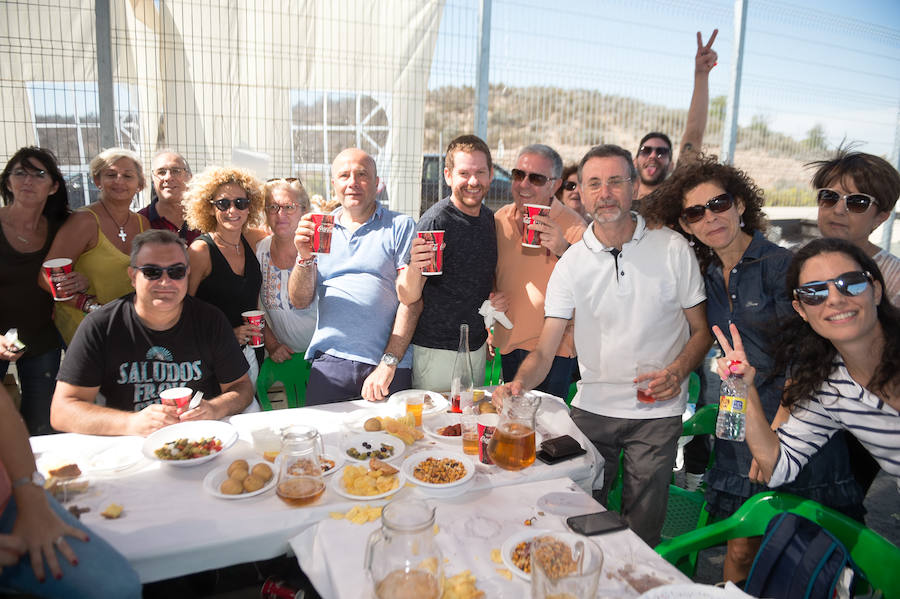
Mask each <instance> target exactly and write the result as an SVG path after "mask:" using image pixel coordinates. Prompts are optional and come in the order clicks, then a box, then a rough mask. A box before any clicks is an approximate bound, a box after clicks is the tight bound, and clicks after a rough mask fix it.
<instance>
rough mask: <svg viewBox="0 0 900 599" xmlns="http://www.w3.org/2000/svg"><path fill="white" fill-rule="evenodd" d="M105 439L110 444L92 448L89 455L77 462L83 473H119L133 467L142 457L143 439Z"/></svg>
mask: <svg viewBox="0 0 900 599" xmlns="http://www.w3.org/2000/svg"><path fill="white" fill-rule="evenodd" d="M107 439H110V440H111V442H110V443H104V444H103V446H98V447H95V448H93V451H92V452H91V453H90V454H86V455H85V456H84V457H83V458H81V459H79V460H78V463H79V466H80V467H81V469H82V470H83V471H85V472H88V473H91V474H109V473H113V472H119V471H122V470H125V469H127V468H130V467H132V466H134V465H135V464H137V463H138V462H140V461H141V459H142V458H143V457H144V455H143V452H142V450H141V449H142V446H143V444H144V439H143V438H141V437H117V438H108V437H107Z"/></svg>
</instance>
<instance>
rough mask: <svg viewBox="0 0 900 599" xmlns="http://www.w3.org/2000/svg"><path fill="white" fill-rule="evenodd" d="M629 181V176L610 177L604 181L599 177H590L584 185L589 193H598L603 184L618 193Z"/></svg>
mask: <svg viewBox="0 0 900 599" xmlns="http://www.w3.org/2000/svg"><path fill="white" fill-rule="evenodd" d="M630 182H631V177H610V178H609V179H607V180H606V183H603V181H602V180H601V179H591V180H590V181H588V182H587V184H586V185H585V187H586V188H587V190H588V191H589V192H591V193H599V192H600V190H601V189H603V186H604V185H606V187H608V188H609V190H610V191H611V192H613V193H619V192H620V191H622V190H623V189H625V185H626V184H627V183H630Z"/></svg>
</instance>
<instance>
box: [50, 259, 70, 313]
mask: <svg viewBox="0 0 900 599" xmlns="http://www.w3.org/2000/svg"><path fill="white" fill-rule="evenodd" d="M70 272H72V260H70V259H69V258H54V259H53V260H47V261H46V262H44V274H45V275H46V276H47V282H48V283H50V291H51V292H52V293H53V299H54V300H56V301H58V302H64V301H66V300H70V299H72V298H73V297H74V296H72V295H69V296H66V297H60V296H59V291H58V290H57V289H56V283H57V282H59V281H60V280H61V279H62V277H64V276H65V275H67V274H69V273H70Z"/></svg>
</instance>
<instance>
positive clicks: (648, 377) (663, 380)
mask: <svg viewBox="0 0 900 599" xmlns="http://www.w3.org/2000/svg"><path fill="white" fill-rule="evenodd" d="M642 381H650V388H649V391H650V395H651V396H652V397H653V399H654V400H656V401H666V400H667V399H672V398H673V397H677V396H678V394H679V393H681V379H680V378H679V377H678V375H677V374H675V373H674V372H672V371H671V370H669V369H668V368H663V369H662V370H657V371H656V372H648V373H646V374H642V375H640V376H638V377H635V379H634V382H635V383H640V382H642Z"/></svg>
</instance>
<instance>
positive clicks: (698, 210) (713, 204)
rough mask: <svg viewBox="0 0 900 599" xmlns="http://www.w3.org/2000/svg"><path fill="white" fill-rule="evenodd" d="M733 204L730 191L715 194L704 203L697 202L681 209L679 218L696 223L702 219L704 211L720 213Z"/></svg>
mask: <svg viewBox="0 0 900 599" xmlns="http://www.w3.org/2000/svg"><path fill="white" fill-rule="evenodd" d="M733 205H734V198H733V197H731V194H730V193H723V194H721V195H717V196H716V197H714V198H713V199H711V200H710V201H708V202H706V203H705V204H697V205H696V206H688V207H687V208H685V209H684V210H682V211H681V218H682V219H684V222H686V223H692V224H693V223H696V222H700V220H701V219H703V216H704V215H705V214H706V211H707V210H709V211H710V212H713V213H715V214H721V213H722V212H725V211H726V210H728V209H729V208H731V207H732V206H733Z"/></svg>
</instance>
